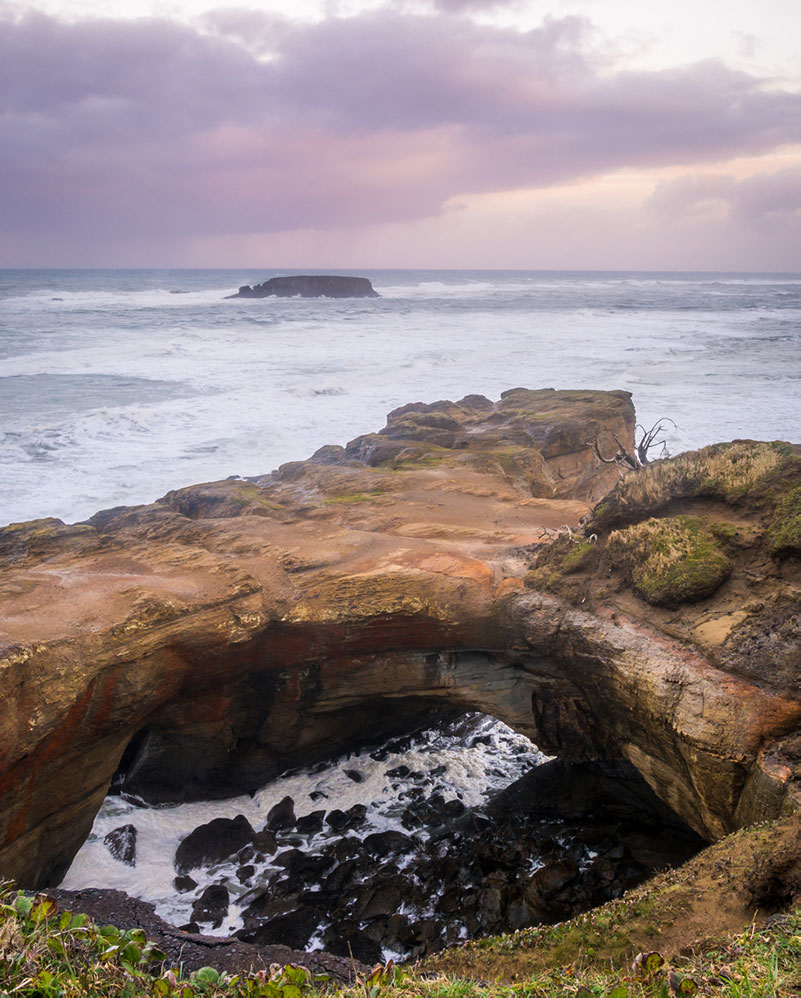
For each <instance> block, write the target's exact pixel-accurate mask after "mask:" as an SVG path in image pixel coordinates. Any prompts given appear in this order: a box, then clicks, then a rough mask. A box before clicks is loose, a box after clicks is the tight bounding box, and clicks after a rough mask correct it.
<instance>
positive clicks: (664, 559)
mask: <svg viewBox="0 0 801 998" xmlns="http://www.w3.org/2000/svg"><path fill="white" fill-rule="evenodd" d="M607 552H608V554H609V556H610V558H611V559H612V561H613V564H614V563H615V562H616V563H617V566H618V567H621V568H622V569H623V571H624V573H625V574H626V576H627V577H628V578H629V579H630V580H631V585H632V587H633V588H634V590H635V592H637V593H638V594H639V595H640V596H641V597H642V598H643V599H644V600H645V601H646V602H648V603H651V604H652V605H653V606H667V607H676V606H679V605H680V604H681V603H696V602H698V601H699V600H702V599H706V597H707V596H711V595H712V593H714V592H715V591H716V590H718V589H719V588H720V586H721V585H722V584H723V583H724V582H725V581H726V579H728V577H729V575H731V571H732V563H731V562H730V561H729V559H728V558H727V557H726V555H725V553H724V552H723V549H722V548H721V547H720V545H719V544H718V541H717V540H716V538H715V536H714V535H713V533H712V532H711V531H710V530H709V529H708V528H707V527H706V526H705V524H704V522H703V521H702V520H699V519H696V518H695V517H690V516H677V517H666V518H664V519H661V520H657V519H651V520H645V521H644V522H643V523H638V524H636V525H635V526H632V527H628V528H627V529H626V530H616V531H614V532H613V533H611V534H610V535H609V540H608V542H607Z"/></svg>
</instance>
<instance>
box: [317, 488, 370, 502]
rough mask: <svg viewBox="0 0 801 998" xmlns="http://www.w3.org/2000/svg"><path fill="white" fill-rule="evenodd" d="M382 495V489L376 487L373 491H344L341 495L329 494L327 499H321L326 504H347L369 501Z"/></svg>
mask: <svg viewBox="0 0 801 998" xmlns="http://www.w3.org/2000/svg"><path fill="white" fill-rule="evenodd" d="M382 495H384V490H383V489H376V490H375V491H374V492H345V493H344V494H343V495H341V496H331V497H330V498H329V499H325V500H323V501H324V503H325V505H326V506H333V505H337V504H340V503H342V504H345V505H348V504H350V503H357V502H370V501H371V500H373V499H377V498H378V497H379V496H382Z"/></svg>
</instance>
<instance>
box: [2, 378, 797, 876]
mask: <svg viewBox="0 0 801 998" xmlns="http://www.w3.org/2000/svg"><path fill="white" fill-rule="evenodd" d="M633 424H634V414H633V409H632V406H631V403H630V399H629V397H628V395H627V394H626V393H622V392H621V393H602V392H554V391H551V390H546V391H540V392H529V391H526V390H523V389H516V390H514V391H512V392H508V393H505V394H504V396H503V398H502V399H501V401H500V402H498V403H494V404H493V403H491V402H489V401H488V400H486V399H482V398H481V397H479V396H469V397H468V398H467V399H464V400H462V402H461V403H450V402H448V403H435V404H434V405H432V406H423V405H422V404H415V405H412V406H406V407H403V408H402V409H400V410H397V411H396V412H395V413H393V414H391V415H390V417H389V419H388V423H387V426H386V427H385V429H384V430H383V431H381V433H377V434H369V435H368V436H366V437H361V438H357V440H355V441H352V442H351V443H350V444H348V446H347V447H346V448H341V447H326V448H322V449H321V450H320V451H318V452H317V454H316V455H314V457H313V458H312V459H311V461H305V462H297V463H293V464H289V465H285V466H283V467H282V468H281V469H280V470H279V471H278V472H277V473H275V474H272V475H268V476H264V477H263V478H258V479H255V480H253V481H240V480H234V481H223V482H216V483H209V484H206V485H199V486H193V487H190V488H187V489H181V490H178V491H176V492H171V493H169V494H168V495H167V496H165V497H164V498H163V499H162V500H159V501H158V502H156V503H153V504H151V505H149V506H143V507H136V508H128V509H125V508H121V509H118V510H108V511H104V512H103V513H99V514H97V515H96V516H95V517H93V518H92V519H91V520H90V521H88V523H87V524H84V525H76V526H73V527H69V526H64V525H63V524H60V522H58V521H35V522H33V523H31V524H24V525H14V526H12V527H10V528H6V529H5V530H3V531H0V566H2V567H0V693H1V694H2V698H3V699H2V702H3V704H4V707H5V710H4V711H3V714H2V716H1V717H0V795H2V809H0V874H2V875H3V876H11V877H15V878H17V879H18V880H19V881H20V882H22V883H25V884H28V885H40V884H44V883H52V882H54V881H57V880H58V878H59V877H60V876H61V874H62V873H63V871H64V869H65V868H66V866H67V865H68V863H69V861H70V860H71V857H72V856H73V855H74V853H75V851H76V850H77V848H78V847H79V846H80V844H81V842H82V841H83V839H84V838H85V836H86V834H87V833H88V830H89V828H90V827H91V823H92V820H93V817H94V814H95V812H96V810H97V807H98V806H99V803H100V801H101V800H102V798H103V795H104V794H105V792H106V790H107V788H108V786H109V782H110V780H111V778H112V776H113V775H114V774H115V772H116V771H117V770H118V767H119V766H120V762H121V760H122V759H123V753H126V756H125V760H124V766H123V768H124V770H125V777H124V778H125V784H124V785H125V789H126V790H127V791H128V792H130V793H138V794H141V795H143V796H146V797H147V798H148V799H150V800H154V801H158V800H176V799H184V798H192V797H202V796H225V795H227V794H234V793H239V792H242V791H243V790H247V789H253V788H255V787H256V786H258V785H260V784H261V783H263V782H264V781H265V779H267V778H269V776H271V775H273V774H275V773H277V772H278V771H280V770H281V769H282V768H284V767H286V766H288V765H293V764H296V763H301V762H305V761H310V760H313V759H317V758H320V757H321V756H324V755H327V754H329V753H332V752H334V751H336V750H337V749H339V748H342V747H344V746H346V745H350V744H353V742H354V741H355V740H358V739H360V738H361V739H363V738H367V737H370V736H378V735H380V734H382V733H388V732H391V731H397V730H401V729H403V728H404V727H408V726H409V725H411V724H413V723H415V722H416V721H419V720H420V719H423V718H425V717H427V716H429V715H430V712H431V711H432V710H436V709H437V708H438V707H441V705H442V704H446V705H448V706H458V707H463V708H465V709H481V710H484V711H486V712H488V713H493V714H495V715H496V716H498V717H500V718H502V719H503V720H504V721H506V722H507V723H509V724H511V725H512V726H513V727H515V728H516V729H518V730H520V731H522V732H525V733H526V734H529V735H530V736H531V737H532V738H534V740H535V741H537V742H538V744H540V746H541V747H542V748H543V749H546V750H549V751H553V752H558V753H560V754H562V755H565V756H567V757H570V758H574V759H586V758H595V757H603V756H606V757H610V758H621V757H622V758H627V759H629V760H630V761H632V762H633V763H634V764H635V765H636V766H638V767H639V768H640V769H641V771H642V772H643V774H644V775H645V777H646V779H648V780H649V782H650V783H651V785H652V786H653V787H654V789H655V790H656V792H657V793H658V794H660V795H661V796H662V797H663V798H664V799H665V800H667V801H668V802H669V803H670V804H671V805H672V806H673V807H675V808H676V810H677V811H679V813H680V814H682V816H683V817H685V818H686V819H687V820H688V821H689V822H690V824H692V825H693V826H694V827H695V828H697V829H699V830H701V831H702V832H703V833H704V834H706V835H708V836H710V837H714V836H717V835H719V834H721V833H722V832H723V831H725V830H727V829H729V828H731V827H734V825H735V824H736V823H737V822H738V821H742V820H745V817H747V816H749V817H750V816H753V814H754V813H760V812H765V813H767V812H768V811H771V810H773V811H776V810H777V809H779V810H780V809H781V808H782V807H785V806H787V802H788V800H790V799H791V796H792V795H789V796H788V794H789V791H788V788H790V789H792V787H793V786H794V782H793V781H794V780H795V773H796V771H795V769H794V768H793V765H790V766H789V769H788V768H787V767H786V766H785V768H784V769H782V768H781V765H779V764H778V763H777V761H776V759H777V756H776V753H775V752H773V753H771V752H770V751H767V749H768V747H769V746H771V745H773V744H774V743H776V744H778V740H779V739H782V738H783V739H785V741H786V739H787V737H788V736H789V735H790V734H791V733H792V732H794V731H796V730H797V728H798V725H799V720H801V703H799V699H798V688H797V683H795V684H792V683H790V684H789V687H788V683H787V682H785V683H784V686H783V687H781V688H779V687H778V686H777V685H776V683H773V685H771V683H765V682H763V681H762V679H759V680H755V679H754V678H753V677H749V676H748V675H744V674H742V670H739V671H738V670H737V669H733V668H730V667H728V666H727V664H726V663H725V662H723V661H722V659H721V657H720V656H719V655H716V654H715V655H713V654H710V653H709V651H708V646H709V642H710V641H711V640H712V639H713V638H715V637H716V635H717V634H718V631H716V630H715V629H714V628H711V629H710V628H709V627H707V628H706V629H705V630H704V628H703V621H704V620H707V619H708V620H712V619H713V618H714V617H715V614H717V615H718V616H722V615H724V614H736V613H739V612H741V607H740V604H739V603H737V601H736V599H732V597H731V596H726V597H725V598H721V599H720V600H718V597H717V596H716V597H713V598H712V600H709V601H707V604H706V607H705V611H704V612H706V613H707V614H709V616H708V618H707V617H703V614H701V613H700V612H699V615H698V619H695V620H692V621H689V623H686V622H685V623H686V626H685V623H682V627H679V629H678V630H676V628H675V626H674V625H673V624H672V623H671V620H670V618H669V616H668V615H667V611H661V610H657V609H654V608H648V607H644V604H641V603H638V602H637V600H636V598H635V597H632V596H631V595H627V594H626V592H623V593H622V595H621V594H620V593H613V592H609V593H606V594H605V595H604V593H603V592H602V590H603V586H600V585H599V584H598V582H597V579H596V578H595V576H593V575H592V572H589V573H586V572H585V573H584V577H582V576H581V574H579V578H578V583H579V586H581V585H586V586H590V585H592V586H594V587H595V589H597V590H598V593H599V596H598V598H595V597H593V598H591V599H590V600H589V602H587V594H586V593H585V594H584V596H583V599H584V601H585V602H584V603H582V595H581V592H580V591H579V590H577V589H576V587H575V586H574V585H572V583H571V586H570V587H567V588H564V587H560V585H556V587H555V590H554V591H550V592H549V591H548V589H547V587H540V589H538V590H536V591H535V590H529V591H523V586H524V579H525V577H526V573H527V572H528V570H529V568H530V565H531V562H532V560H533V558H534V556H535V552H536V551H537V548H538V547H541V546H542V545H543V543H547V537H544V534H545V532H546V531H548V532H549V536H553V535H554V533H555V532H557V531H559V530H562V528H563V525H565V524H567V525H570V526H571V528H572V529H574V530H575V529H577V525H578V521H579V519H580V518H581V517H582V516H584V515H585V514H586V513H587V512H588V510H589V509H590V507H591V506H592V504H593V503H595V502H596V501H597V500H598V499H599V498H601V497H602V496H603V495H604V494H605V493H606V492H607V491H608V489H609V488H610V487H611V486H612V485H613V484H614V483H615V482H616V481H617V472H616V470H615V469H614V467H612V466H608V465H600V464H599V462H598V461H597V460H596V458H595V457H594V455H593V451H592V448H591V446H590V442H591V441H593V440H594V439H595V438H596V437H597V436H601V437H603V435H604V434H615V435H617V436H618V437H619V438H620V439H621V440H624V441H630V440H631V438H632V435H633ZM563 533H564V531H563ZM737 578H738V576H737V575H736V573H735V576H733V579H732V584H733V583H735V582H736V579H737ZM593 580H595V581H593ZM573 581H575V580H573ZM782 584H783V585H788V586H790V587H792V586H793V585H795V583H794V582H793V580H792V579H790V578H789V576H788V579H787V580H785V581H784V582H783V583H782ZM727 585H729V583H727ZM587 591H588V592H589V589H588V590H587ZM593 591H594V590H593ZM716 600H718V602H716ZM627 601H628V602H627ZM748 612H749V617H748V619H747V620H746V621H745V622H744V623H740V622H739V618H738V622H737V623H735V624H733V625H732V628H730V632H731V633H736V632H737V631H738V630H739V629H740V628H742V627H745V626H749V621H751V626H753V620H754V619H756V618H757V617H758V611H752V610H749V611H748ZM702 617H703V619H702ZM696 627H699V628H700V632H699V635H697V636H695V637H694V636H693V633H692V628H696ZM682 628H683V629H682ZM720 633H721V634H722V633H723V631H722V630H721V632H720ZM726 633H727V634H728V633H729V631H726ZM724 637H725V636H724ZM755 640H756V639H755ZM780 645H781V647H780V648H779V646H777V648H778V651H777V650H776V649H774V650H773V651H771V650H770V649H768V650H767V651H766V654H767V655H768V657H770V656H771V655H773V657H774V658H776V655H779V657H781V655H784V654H785V652H786V646H787V642H784V644H781V643H780ZM771 661H773V659H771ZM782 661H784V660H783V659H782ZM746 671H747V670H746ZM785 671H786V670H785ZM764 673H765V670H764V669H762V670H761V674H764ZM782 744H784V743H782ZM126 749H127V750H128V751H127V752H126ZM777 751H778V750H777ZM783 752H784V754H783V755H781V758H782V759H784V758H785V757H786V755H787V751H785V750H783ZM777 773H778V774H779V776H777V775H776V774H777ZM782 774H783V775H782ZM744 788H746V790H747V794H748V799H747V800H746V797H745V795H744V794H743V789H744Z"/></svg>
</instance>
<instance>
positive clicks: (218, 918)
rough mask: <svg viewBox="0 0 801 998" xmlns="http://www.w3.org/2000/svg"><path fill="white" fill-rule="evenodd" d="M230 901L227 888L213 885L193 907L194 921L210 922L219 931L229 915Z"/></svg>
mask: <svg viewBox="0 0 801 998" xmlns="http://www.w3.org/2000/svg"><path fill="white" fill-rule="evenodd" d="M229 900H230V896H229V894H228V888H227V887H223V886H222V885H221V884H211V885H210V886H209V887H207V888H206V889H205V890H204V891H203V893H202V894H201V895H200V897H199V898H198V899H197V901H195V903H194V904H193V905H192V920H193V921H194V922H207V923H208V922H210V923H211V927H212V928H213V929H218V928H219V927H220V926H221V925H222V923H223V919H224V918H225V917H226V916H227V914H228V902H229Z"/></svg>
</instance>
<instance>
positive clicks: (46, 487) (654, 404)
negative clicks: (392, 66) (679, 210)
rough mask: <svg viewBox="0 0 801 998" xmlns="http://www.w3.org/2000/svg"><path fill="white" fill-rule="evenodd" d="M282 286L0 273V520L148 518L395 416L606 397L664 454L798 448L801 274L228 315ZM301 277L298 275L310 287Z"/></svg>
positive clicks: (184, 275)
mask: <svg viewBox="0 0 801 998" xmlns="http://www.w3.org/2000/svg"><path fill="white" fill-rule="evenodd" d="M280 273H282V272H281V271H275V270H273V271H269V270H267V271H265V270H229V271H223V270H202V271H201V270H196V271H189V270H182V271H164V270H153V271H148V270H135V271H134V270H130V271H119V270H115V271H112V270H107V271H23V270H17V271H13V270H12V271H2V272H0V483H1V484H0V524H2V523H8V522H16V521H21V520H27V519H32V518H35V517H42V516H57V517H60V518H61V519H63V520H65V521H66V522H74V521H79V520H82V519H85V518H87V517H89V516H91V515H92V514H93V513H94V512H96V511H97V510H98V509H102V508H108V507H112V506H117V505H122V504H127V505H130V504H135V503H143V502H151V501H153V500H154V499H156V498H157V497H158V496H160V495H163V494H164V493H165V492H166V491H168V490H170V489H174V488H179V487H181V486H184V485H189V484H192V483H196V482H201V481H210V480H216V479H220V478H226V477H229V476H231V475H241V476H248V475H258V474H264V473H265V472H269V471H271V470H272V469H274V468H276V467H278V465H280V464H281V463H282V462H284V461H289V460H298V459H302V458H305V457H308V456H309V455H310V454H311V453H312V452H313V451H314V450H316V449H317V448H318V447H320V446H321V445H323V444H327V443H340V444H344V443H346V442H347V441H348V440H349V439H351V438H352V437H354V436H356V435H357V434H360V433H366V432H370V431H373V430H377V429H379V428H380V427H381V426H383V424H384V420H385V416H386V414H387V412H389V411H390V410H391V409H393V408H395V407H397V406H399V405H403V404H405V403H407V402H413V401H424V402H433V401H435V400H437V399H444V398H450V399H458V398H461V397H462V396H464V395H467V394H471V393H481V394H484V395H487V396H489V397H490V398H498V397H499V395H500V393H501V392H502V391H504V390H506V389H508V388H512V387H516V386H525V387H530V388H545V387H551V388H596V389H613V388H622V389H626V390H628V391H630V392H632V393H633V397H634V403H635V405H636V408H637V414H638V418H639V420H640V421H641V422H642V423H644V424H645V425H650V424H651V423H652V422H653V421H654V420H656V419H658V418H660V417H670V418H671V419H673V420H674V421H675V423H676V428H675V429H671V432H670V435H669V439H668V446H669V448H670V450H671V452H672V453H677V452H679V451H681V450H685V449H688V448H693V447H699V446H702V445H704V444H707V443H711V442H714V441H719V440H726V439H732V438H736V437H751V438H761V439H789V440H796V439H797V438H798V432H797V426H798V417H799V404H798V397H799V393H798V387H799V385H798V382H799V376H800V374H801V365H800V364H799V358H800V357H801V351H799V346H800V345H801V322H800V321H799V319H801V276H800V275H780V274H773V275H765V274H760V275H756V274H754V275H748V274H672V273H670V274H656V273H583V272H582V273H566V272H564V273H562V272H559V273H557V272H522V271H492V272H481V271H367V270H366V271H360V272H359V274H360V275H361V276H366V277H368V278H370V279H371V280H372V283H373V286H374V287H375V288H376V290H377V291H378V292H379V293H380V295H381V297H380V298H378V299H369V300H368V299H356V300H338V301H334V300H328V299H314V300H301V299H288V300H278V299H265V300H255V301H254V300H226V299H225V296H226V295H228V294H232V293H233V292H235V291H236V290H237V288H238V287H239V286H240V285H242V284H255V283H260V282H262V281H264V280H266V279H268V278H269V277H272V276H277V275H278V274H280ZM312 273H313V271H312Z"/></svg>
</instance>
